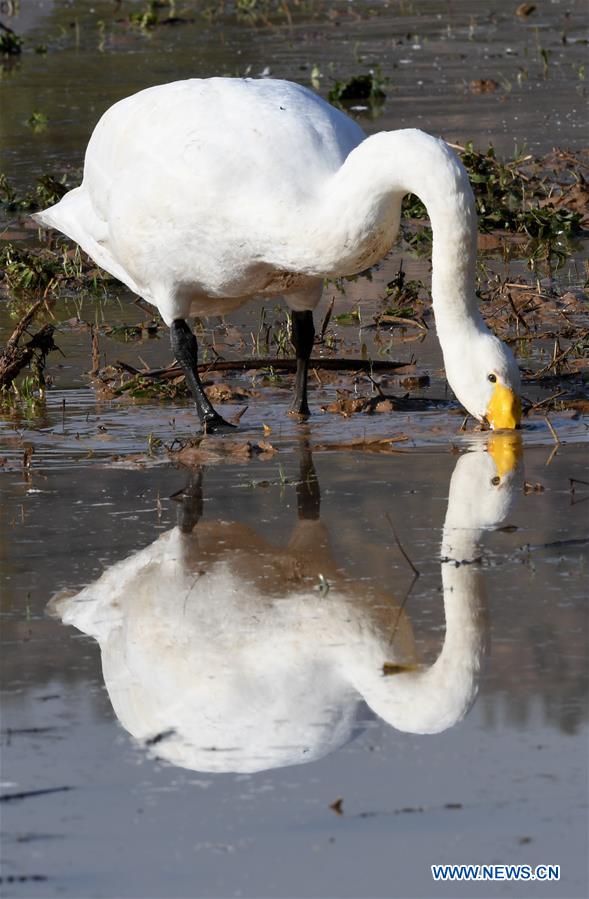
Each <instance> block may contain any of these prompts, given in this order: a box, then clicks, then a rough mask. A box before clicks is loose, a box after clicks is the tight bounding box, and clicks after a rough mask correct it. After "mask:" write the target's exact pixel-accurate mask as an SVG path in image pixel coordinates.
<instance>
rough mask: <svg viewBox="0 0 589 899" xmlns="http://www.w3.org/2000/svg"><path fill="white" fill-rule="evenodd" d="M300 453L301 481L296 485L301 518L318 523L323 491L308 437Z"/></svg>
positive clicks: (304, 440)
mask: <svg viewBox="0 0 589 899" xmlns="http://www.w3.org/2000/svg"><path fill="white" fill-rule="evenodd" d="M299 452H300V455H299V472H300V480H299V482H298V484H297V485H296V489H297V509H298V513H299V518H300V519H301V518H302V519H305V520H306V521H317V520H318V519H319V518H320V517H321V515H320V513H321V491H320V489H319V481H318V480H317V473H316V471H315V466H314V465H313V455H312V453H311V447H310V445H309V439H308V437H305V438H304V439H303V442H302V445H301V448H300V451H299Z"/></svg>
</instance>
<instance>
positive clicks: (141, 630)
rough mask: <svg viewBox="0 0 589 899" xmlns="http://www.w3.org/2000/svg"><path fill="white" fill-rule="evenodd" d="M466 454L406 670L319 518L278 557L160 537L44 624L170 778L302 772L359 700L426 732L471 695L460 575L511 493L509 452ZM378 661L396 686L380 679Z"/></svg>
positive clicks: (479, 603) (474, 601)
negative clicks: (94, 648) (96, 650)
mask: <svg viewBox="0 0 589 899" xmlns="http://www.w3.org/2000/svg"><path fill="white" fill-rule="evenodd" d="M493 439H494V440H496V441H497V440H498V441H506V440H509V438H508V437H506V436H505V435H499V436H497V437H493ZM480 449H481V448H480V447H479V452H473V453H467V454H466V455H464V456H462V457H461V458H460V459H459V460H458V462H457V464H456V468H455V471H454V474H453V475H452V481H451V484H450V495H449V500H448V511H447V515H446V521H445V525H444V533H443V540H442V548H441V549H442V558H443V561H442V565H441V569H442V586H443V597H444V611H445V616H446V634H445V639H444V644H443V647H442V649H441V651H440V654H439V656H438V658H437V660H436V661H435V662H434V664H433V665H431V666H430V667H422V666H420V665H419V664H418V658H417V653H416V649H415V645H414V640H413V633H412V629H411V623H410V621H409V618H408V617H407V615H406V614H405V613H404V612H403V611H402V609H400V608H399V606H398V605H397V604H396V602H395V600H394V598H393V597H392V596H391V594H390V593H385V592H377V591H375V590H374V588H372V587H371V586H370V585H369V584H368V583H367V582H366V581H364V582H359V581H354V580H352V579H350V578H348V577H346V575H345V574H344V573H343V572H342V570H341V567H340V566H339V565H338V563H337V562H336V560H335V558H334V554H333V552H332V551H331V548H330V545H329V534H328V532H327V529H326V527H325V525H324V524H323V522H322V521H321V520H301V521H299V522H297V524H296V527H295V529H294V531H293V535H292V537H291V539H290V542H289V545H288V547H286V548H280V547H276V546H274V545H272V544H270V543H268V542H266V541H265V540H263V539H262V538H261V537H259V536H258V535H257V534H255V533H254V532H252V531H251V530H250V529H249V528H246V527H244V526H243V525H239V524H232V523H227V522H207V521H203V522H199V523H198V524H197V525H196V527H195V529H194V531H193V533H192V534H186V533H182V532H181V530H180V528H174V529H173V530H171V531H168V532H167V533H165V534H162V535H161V536H160V537H159V538H158V539H157V540H156V541H155V542H154V543H152V544H151V545H150V546H148V547H146V548H145V549H143V550H141V551H140V552H138V553H135V554H134V555H132V556H131V557H129V558H128V559H125V560H123V561H121V562H118V563H117V564H115V565H113V566H111V567H110V568H108V569H107V570H106V571H105V572H104V574H103V575H102V576H101V577H100V578H99V579H98V580H97V581H96V582H95V583H93V584H90V585H89V586H88V587H86V588H85V589H83V590H82V591H81V592H79V593H77V594H76V595H73V596H62V597H56V598H55V599H54V600H52V602H51V607H52V611H53V612H54V613H56V614H57V615H59V617H60V618H61V619H62V620H63V622H64V623H65V624H72V625H74V626H75V627H77V628H78V629H79V630H81V631H83V632H84V633H86V634H89V635H91V636H93V637H94V638H95V639H96V640H98V642H99V643H100V648H101V653H102V666H103V674H104V679H105V683H106V687H107V690H108V693H109V696H110V699H111V702H112V704H113V707H114V710H115V712H116V714H117V716H118V718H119V719H120V721H121V723H122V725H123V726H124V727H125V728H126V729H127V730H128V731H129V732H130V733H131V734H132V735H133V736H135V737H136V738H137V739H139V740H142V741H148V740H149V739H151V738H153V737H154V736H156V735H157V734H160V733H165V734H166V738H165V739H163V740H161V741H160V742H158V743H157V745H156V746H155V747H154V750H153V751H154V752H155V753H156V754H157V756H158V757H160V758H165V759H167V760H168V761H170V762H172V763H173V764H176V765H181V766H183V767H187V768H194V769H196V770H199V771H259V770H264V769H267V768H274V767H280V766H283V765H291V764H300V763H304V762H309V761H313V760H315V759H318V758H321V757H322V756H324V755H326V754H327V753H329V752H332V751H333V750H335V749H337V748H338V747H339V746H341V745H342V744H343V743H344V742H346V741H347V740H349V739H350V737H351V736H352V734H353V732H354V729H355V722H356V718H357V714H356V713H357V707H358V703H359V702H360V700H364V701H365V702H366V703H367V704H368V706H369V707H370V708H371V709H372V710H373V711H374V712H375V713H376V714H377V715H379V716H380V718H382V719H383V720H384V721H386V722H387V723H388V724H390V725H392V726H393V727H396V728H398V729H399V730H402V731H409V732H413V733H438V732H440V731H443V730H445V729H447V728H449V727H451V726H452V725H454V724H455V723H456V722H457V721H459V720H460V719H461V718H463V717H464V715H465V714H466V713H467V711H468V710H469V708H470V706H471V705H472V702H473V701H474V698H475V696H476V692H477V688H478V677H479V672H480V666H481V660H482V653H483V649H484V645H485V618H484V614H483V612H484V609H483V605H484V583H483V577H484V572H483V571H482V570H481V568H480V567H479V566H477V565H476V564H472V562H473V560H474V559H475V558H476V556H477V555H478V554H479V552H480V550H479V540H480V538H481V534H482V532H483V530H485V529H487V528H493V527H496V526H497V525H498V524H499V523H500V522H501V521H502V520H503V519H504V518H505V516H506V515H507V514H508V511H509V507H510V504H511V501H512V499H513V495H514V486H515V484H514V478H515V472H516V466H517V454H518V450H517V448H514V446H513V445H512V444H511V445H510V444H507V445H506V444H505V443H499V444H497V443H495V445H494V446H491V448H490V452H482V451H480ZM498 476H499V481H500V482H499V483H497V480H498ZM457 563H464V564H457ZM469 563H470V564H469ZM319 573H322V574H324V575H325V576H326V577H327V579H328V581H329V583H330V584H331V588H330V589H329V591H328V592H327V594H326V595H322V594H321V593H320V592H319V591H318V590H317V589H316V585H317V583H318V574H319ZM385 663H389V664H392V665H398V669H399V670H398V673H396V674H392V675H390V676H388V677H385V676H384V675H383V665H384V664H385Z"/></svg>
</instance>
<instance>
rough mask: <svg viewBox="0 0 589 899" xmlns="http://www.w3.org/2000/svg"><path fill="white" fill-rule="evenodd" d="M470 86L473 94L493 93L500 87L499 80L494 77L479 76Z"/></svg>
mask: <svg viewBox="0 0 589 899" xmlns="http://www.w3.org/2000/svg"><path fill="white" fill-rule="evenodd" d="M468 87H469V90H470V92H471V93H472V94H492V93H493V91H496V90H497V88H498V87H499V82H498V81H494V80H493V79H492V78H477V79H475V80H474V81H471V82H470V84H469V85H468Z"/></svg>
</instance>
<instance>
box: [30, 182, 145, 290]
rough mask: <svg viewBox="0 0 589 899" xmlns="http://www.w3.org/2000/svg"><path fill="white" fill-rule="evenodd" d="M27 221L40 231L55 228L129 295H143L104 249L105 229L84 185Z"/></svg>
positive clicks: (105, 243)
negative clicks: (129, 293)
mask: <svg viewBox="0 0 589 899" xmlns="http://www.w3.org/2000/svg"><path fill="white" fill-rule="evenodd" d="M31 218H33V219H34V220H35V221H36V222H38V223H39V224H40V225H42V226H43V227H44V228H56V229H57V230H58V231H61V232H62V233H63V234H65V235H66V237H69V238H71V240H73V241H75V242H76V243H77V244H79V245H80V247H81V248H82V249H83V250H84V252H85V253H87V254H88V255H89V256H91V257H92V259H93V260H94V262H95V263H96V264H97V265H99V266H100V268H103V269H104V270H105V271H107V272H108V273H109V274H110V275H112V276H113V277H114V278H117V279H118V280H119V281H122V282H123V284H126V286H127V287H128V288H129V290H132V291H133V293H137V294H139V295H140V296H142V295H143V293H142V291H141V290H140V289H139V288H138V287H137V285H136V284H135V282H134V281H133V279H132V278H131V277H130V275H129V274H128V273H127V272H126V271H125V269H124V268H123V267H122V265H121V264H120V263H119V262H117V260H116V259H115V258H114V256H113V255H112V253H111V252H110V250H109V249H108V227H107V225H106V223H105V222H104V221H102V219H100V218H99V217H98V216H97V215H96V212H95V210H94V207H93V205H92V201H91V199H90V197H89V195H88V192H87V191H86V190H84V185H82V186H81V187H76V188H74V189H73V190H70V191H69V192H68V193H67V194H66V195H65V196H64V197H62V198H61V200H60V201H59V203H56V204H55V206H49V208H48V209H43V210H42V211H41V212H35V213H33V215H32V216H31ZM145 299H148V298H147V297H146V298H145Z"/></svg>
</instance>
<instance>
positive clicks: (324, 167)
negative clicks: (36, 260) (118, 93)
mask: <svg viewBox="0 0 589 899" xmlns="http://www.w3.org/2000/svg"><path fill="white" fill-rule="evenodd" d="M408 192H413V193H416V194H417V195H418V196H420V197H421V199H422V200H423V201H424V203H425V205H426V207H427V210H428V213H429V215H430V219H431V222H432V227H433V233H434V244H433V275H432V295H433V299H434V312H435V316H436V324H437V329H438V335H439V338H440V342H441V344H442V349H443V352H444V359H445V364H446V370H447V376H448V380H449V381H450V383H451V385H452V387H453V389H454V390H455V392H456V394H457V396H458V398H459V399H460V400H461V402H462V403H463V404H464V405H465V406H466V407H467V408H468V410H469V411H470V412H471V413H472V414H473V415H475V417H477V418H479V419H482V418H483V417H485V416H487V417H488V418H490V419H491V424H492V425H493V426H498V427H515V426H516V425H517V423H518V421H519V413H518V411H517V402H516V399H517V392H518V388H519V374H518V370H517V366H516V365H515V362H514V360H513V357H512V355H511V353H510V351H509V350H507V348H506V347H505V346H504V345H503V344H501V343H500V342H499V341H498V340H497V339H496V338H495V337H493V336H492V335H491V334H490V332H489V331H488V330H487V328H486V326H485V324H484V322H483V320H482V317H481V315H480V313H479V311H478V308H477V301H476V296H475V281H474V278H475V261H476V214H475V207H474V199H473V195H472V190H471V188H470V184H469V181H468V176H467V174H466V171H465V170H464V168H463V166H462V165H461V164H460V162H459V161H458V159H457V158H456V156H455V154H454V153H453V152H452V150H450V149H449V148H448V147H447V145H446V144H444V143H443V142H442V141H440V140H437V139H436V138H433V137H431V136H429V135H427V134H424V133H423V132H420V131H416V130H405V131H395V132H383V133H380V134H376V135H373V136H372V137H368V138H366V137H365V135H364V133H363V132H362V130H361V129H360V128H359V127H358V126H357V125H356V124H355V123H354V122H353V121H351V120H350V119H349V118H348V117H347V116H345V115H344V114H343V113H341V112H339V111H338V110H336V109H334V108H333V107H332V106H330V105H329V104H327V103H325V101H323V100H322V99H321V98H320V97H318V96H317V95H316V94H314V93H313V92H311V91H309V90H307V89H305V88H303V87H301V86H299V85H296V84H291V83H289V82H285V81H272V80H260V81H256V80H250V79H226V78H212V79H208V80H200V79H193V80H189V81H182V82H176V83H173V84H167V85H162V86H159V87H154V88H149V89H147V90H144V91H141V92H140V93H138V94H135V95H134V96H132V97H129V98H127V99H125V100H122V101H120V102H119V103H116V104H115V105H114V106H113V107H111V109H109V110H108V111H107V112H106V113H105V114H104V116H103V117H102V119H101V120H100V122H99V123H98V125H97V126H96V129H95V131H94V133H93V135H92V137H91V139H90V143H89V145H88V149H87V152H86V160H85V167H84V180H83V183H82V185H81V186H80V187H79V188H76V189H75V190H73V191H70V193H68V194H66V196H65V197H64V198H63V199H62V200H61V201H60V202H59V203H58V204H57V205H55V206H53V207H51V208H50V209H48V210H45V211H44V212H41V213H38V214H37V215H36V218H37V220H38V221H39V222H41V223H42V224H43V225H46V226H51V227H56V228H58V229H59V230H61V231H63V232H64V233H65V234H67V235H68V236H69V237H71V238H72V239H74V240H75V241H77V242H78V243H79V244H80V246H81V247H82V248H83V249H84V250H85V251H86V252H87V253H89V255H90V256H92V257H93V259H95V261H96V262H97V263H98V264H99V265H101V266H102V267H103V268H105V269H106V270H107V271H108V272H110V273H111V274H113V275H114V276H115V277H117V278H119V279H120V280H121V281H123V282H124V283H125V284H126V285H127V286H128V287H129V288H130V289H131V290H133V291H135V292H136V293H138V294H139V295H140V296H142V297H143V298H144V299H146V300H148V301H149V302H150V303H152V304H153V305H155V306H157V308H158V309H159V310H160V312H161V314H162V317H163V318H164V320H165V322H166V323H167V324H168V325H170V326H171V327H172V329H173V330H174V328H175V324H176V323H177V322H184V321H185V320H186V318H187V317H189V316H190V315H209V314H220V313H225V312H229V311H231V310H232V309H235V308H236V307H238V306H240V305H241V304H243V303H245V302H246V301H247V300H248V299H250V298H251V297H254V296H260V295H262V296H268V297H275V296H277V295H282V296H284V297H285V299H286V301H287V303H288V304H289V306H290V307H291V309H292V310H293V313H294V315H295V316H299V318H300V322H302V323H303V324H302V326H301V327H302V330H303V336H302V338H301V339H299V338H298V335H297V333H296V332H297V327H296V326H295V327H294V329H293V330H294V331H295V333H294V343H295V348H296V350H297V356H298V357H299V359H301V360H304V361H305V366H304V369H305V371H304V372H303V371H302V368H301V374H300V377H299V379H298V381H299V382H300V383H298V386H297V397H298V400H299V402H298V406H299V407H300V408H298V409H297V411H301V412H304V411H305V408H306V362H308V355H309V353H310V349H311V346H312V319H311V318H310V316H311V312H312V310H313V308H314V307H315V306H316V305H317V303H318V301H319V299H320V296H321V290H322V284H323V279H324V278H325V277H328V276H338V275H348V274H354V273H356V272H358V271H361V270H362V269H365V268H367V267H369V266H370V265H372V264H373V263H375V262H376V261H378V259H380V258H381V257H382V256H383V255H384V254H385V253H386V252H387V251H388V250H389V249H390V247H391V246H392V244H393V242H394V240H395V238H396V235H397V232H398V229H399V221H400V212H401V201H402V198H403V196H404V195H405V194H406V193H408ZM299 330H300V329H299ZM309 335H310V336H311V339H310V341H309ZM174 348H175V349H177V347H176V346H175V347H174ZM180 349H182V348H181V347H180ZM181 355H182V354H181ZM180 361H181V362H182V364H183V365H184V364H186V365H190V364H192V361H193V360H192V359H188V357H186V359H183V358H181V359H180ZM491 373H492V374H494V375H495V377H496V383H497V384H498V386H499V387H501V388H505V390H507V391H509V393H510V397H503V399H502V401H501V403H499V401H498V398H497V396H496V393H497V389H496V388H493V387H492V386H490V385H489V384H488V383H486V380H487V376H488V375H489V374H491ZM303 381H305V384H303V383H302V382H303ZM303 394H305V396H303ZM492 398H494V400H495V406H496V407H497V409H496V410H495V411H493V409H492V408H491V402H492ZM196 399H197V405H198V404H199V398H198V397H196ZM303 400H304V401H303ZM505 403H507V405H508V406H509V403H511V406H510V408H509V409H507V408H506V409H505V410H503V409H502V408H501V409H499V406H501V407H503V405H505ZM199 412H201V413H202V410H201V409H200V408H199ZM201 418H206V415H203V414H201Z"/></svg>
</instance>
